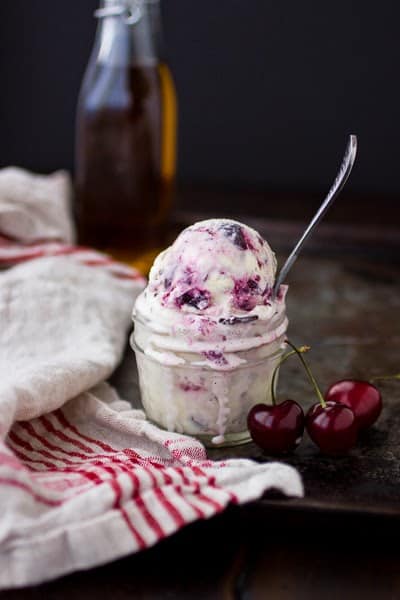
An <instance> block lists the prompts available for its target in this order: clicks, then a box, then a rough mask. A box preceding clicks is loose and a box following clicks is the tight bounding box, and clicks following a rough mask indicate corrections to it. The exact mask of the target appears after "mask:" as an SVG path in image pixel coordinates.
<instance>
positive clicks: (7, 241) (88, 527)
mask: <svg viewBox="0 0 400 600" xmlns="http://www.w3.org/2000/svg"><path fill="white" fill-rule="evenodd" d="M69 189H70V184H69V181H68V177H67V175H66V174H58V175H53V176H49V177H38V176H35V175H32V174H29V173H27V172H24V171H22V170H16V169H12V170H9V169H7V170H4V171H0V265H1V264H3V265H13V264H14V265H15V266H12V267H10V268H8V270H4V271H3V272H0V507H1V510H0V587H1V588H4V587H14V586H24V585H29V584H33V583H39V582H42V581H45V580H49V579H51V578H54V577H56V576H59V575H61V574H64V573H68V572H71V571H74V570H77V569H84V568H89V567H92V566H95V565H99V564H102V563H105V562H107V561H110V560H113V559H116V558H118V557H120V556H124V555H126V554H128V553H131V552H137V551H140V550H142V549H144V548H147V547H149V546H151V545H153V544H155V543H156V542H157V541H159V540H160V539H163V538H164V537H165V536H168V535H170V534H172V533H174V532H175V531H177V530H178V529H180V528H181V527H183V526H185V525H187V524H188V523H190V522H192V521H194V520H196V519H205V518H209V517H211V516H213V515H214V514H217V513H218V512H220V511H222V510H223V509H224V508H225V507H226V506H227V505H228V504H229V503H231V502H234V503H242V502H247V501H249V500H253V499H255V498H258V497H260V496H261V495H262V494H263V492H264V491H265V490H266V489H269V488H276V489H278V490H280V491H282V492H283V493H284V494H286V495H289V496H301V495H302V494H303V487H302V482H301V479H300V476H299V474H298V473H297V471H296V470H295V469H293V468H292V467H290V466H288V465H284V464H281V463H276V462H270V463H264V464H256V463H253V462H252V461H249V460H235V459H232V460H226V461H220V462H213V461H210V460H208V459H207V456H206V452H205V449H204V447H203V446H202V445H201V444H200V443H199V442H198V441H196V440H194V439H192V438H190V437H187V436H182V435H178V434H174V433H170V432H165V431H161V430H160V429H158V428H157V427H155V426H154V425H152V424H150V423H148V422H147V421H146V419H145V416H144V414H143V412H142V411H139V410H133V409H132V407H131V406H130V405H129V403H128V402H125V401H124V400H122V399H121V398H119V396H118V394H117V393H116V391H115V390H113V389H112V388H111V387H110V386H109V385H108V384H106V383H104V381H105V380H106V379H107V377H108V376H109V375H110V374H111V373H112V371H113V369H114V368H115V367H116V365H117V364H118V362H119V361H120V359H121V355H122V351H123V347H124V344H125V341H126V335H127V333H128V330H129V328H130V326H131V323H130V316H131V310H132V305H133V302H134V299H135V297H136V295H137V293H138V292H139V291H140V290H141V289H142V288H143V285H144V280H143V278H142V277H141V276H140V275H139V274H138V273H137V272H135V271H134V270H132V269H130V268H128V267H126V266H124V265H119V264H117V263H115V262H113V261H112V260H111V259H110V258H108V257H106V256H105V255H102V254H100V253H98V252H96V251H93V250H89V249H82V248H79V247H76V246H73V245H71V243H70V242H71V240H72V237H73V228H72V224H71V221H70V219H69V216H68V215H69V206H68V194H69ZM1 234H4V236H3V237H1ZM46 239H50V241H46ZM57 240H58V241H57ZM27 242H29V243H28V244H27ZM17 263H20V264H17Z"/></svg>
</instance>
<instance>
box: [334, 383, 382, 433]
mask: <svg viewBox="0 0 400 600" xmlns="http://www.w3.org/2000/svg"><path fill="white" fill-rule="evenodd" d="M325 399H326V400H332V401H333V402H338V403H339V404H344V405H345V406H348V407H349V408H351V410H352V411H353V412H354V414H355V417H356V421H357V426H358V428H359V429H366V428H367V427H370V426H371V425H372V424H373V423H375V421H376V420H377V418H378V417H379V415H380V414H381V410H382V396H381V394H380V391H379V390H378V388H376V387H375V386H374V385H372V383H369V382H368V381H357V380H352V379H343V380H342V381H338V382H337V383H333V384H332V385H331V386H330V388H329V389H328V391H327V392H326V394H325Z"/></svg>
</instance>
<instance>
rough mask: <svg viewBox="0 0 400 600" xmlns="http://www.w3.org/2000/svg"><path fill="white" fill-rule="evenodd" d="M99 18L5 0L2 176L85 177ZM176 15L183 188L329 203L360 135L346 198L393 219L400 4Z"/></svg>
mask: <svg viewBox="0 0 400 600" xmlns="http://www.w3.org/2000/svg"><path fill="white" fill-rule="evenodd" d="M96 6H97V2H96V0H79V1H76V0H75V1H70V2H66V1H65V0H1V2H0V80H1V94H0V165H1V166H4V165H8V164H18V165H21V166H24V167H28V168H30V169H33V170H35V171H41V172H48V171H51V170H54V169H57V168H60V167H66V168H68V169H72V168H73V138H74V112H75V105H76V97H77V93H78V89H79V84H80V81H81V78H82V75H83V72H84V69H85V65H86V62H87V60H88V56H89V52H90V49H91V46H92V43H93V36H94V31H95V25H96V24H95V20H94V19H93V16H92V13H93V10H94V8H95V7H96ZM163 14H164V27H165V38H166V45H167V50H168V57H169V62H170V65H171V68H172V71H173V73H174V77H175V81H176V85H177V90H178V97H179V108H180V112H179V117H180V129H179V180H180V182H181V184H183V186H186V187H188V186H192V187H193V186H198V185H199V184H201V185H202V186H208V187H210V186H211V187H219V189H227V190H233V191H237V190H250V189H251V190H258V193H259V192H260V191H261V192H262V193H263V192H264V191H267V192H268V193H270V194H271V195H270V196H268V198H270V199H271V198H273V194H274V193H277V194H278V197H279V198H280V200H282V202H280V204H281V205H282V207H284V206H285V202H286V201H287V202H288V203H292V204H293V203H296V201H297V199H298V198H299V199H300V200H299V202H300V201H301V198H306V197H308V196H309V197H312V198H315V199H317V198H318V200H320V199H321V195H322V194H323V192H325V191H326V190H327V188H328V187H329V185H330V184H331V182H332V180H333V178H334V176H335V173H336V170H337V168H338V166H339V162H340V159H341V155H342V153H343V151H344V146H345V142H346V137H347V135H348V134H349V133H357V134H358V136H359V146H360V150H359V156H358V161H357V165H356V168H355V170H354V172H353V175H352V178H351V181H350V182H349V184H348V187H347V189H346V192H345V199H346V198H347V200H348V201H349V202H352V203H353V205H354V206H356V207H357V206H358V207H359V208H360V214H361V213H362V212H363V203H364V201H365V199H366V198H367V199H369V200H368V201H369V203H370V204H371V198H373V199H376V200H378V201H379V206H380V209H382V207H383V206H384V205H386V206H390V205H393V203H397V199H398V197H399V191H400V178H399V162H400V156H399V150H398V148H399V129H400V128H399V121H400V116H399V112H400V85H399V77H400V76H399V67H400V43H399V33H398V31H399V22H400V9H399V4H398V3H397V2H395V1H394V0H393V1H388V0H384V1H381V2H379V3H376V2H370V1H366V0H356V1H351V0H336V1H335V2H333V1H332V2H326V1H325V2H321V1H320V0H314V1H313V0H302V1H301V2H299V1H298V0H286V1H285V0H282V1H280V2H267V1H266V0H218V1H215V0H203V1H201V2H200V1H199V0H164V3H163ZM262 193H261V196H255V198H256V199H255V200H254V202H255V203H261V202H262V200H261V199H262V198H263V197H264V196H263V195H262ZM195 197H196V198H197V200H196V202H197V201H198V196H195ZM232 198H233V200H232V202H234V203H235V202H236V203H239V202H241V198H242V196H241V195H240V194H239V195H237V196H235V195H233V196H232ZM257 198H258V199H257ZM190 202H194V200H193V201H190ZM200 203H201V200H200ZM384 203H386V204H384ZM196 208H201V206H198V207H196ZM260 210H261V211H262V210H264V209H260ZM265 212H266V213H268V207H266V208H265ZM355 214H356V213H355Z"/></svg>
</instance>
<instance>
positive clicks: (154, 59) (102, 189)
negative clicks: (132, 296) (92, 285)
mask: <svg viewBox="0 0 400 600" xmlns="http://www.w3.org/2000/svg"><path fill="white" fill-rule="evenodd" d="M95 15H96V17H97V18H98V19H99V25H98V28H97V33H96V39H95V44H94V47H93V51H92V54H91V57H90V60H89V64H88V66H87V69H86V73H85V76H84V79H83V83H82V87H81V91H80V96H79V101H78V109H77V129H76V216H77V222H78V234H79V241H80V243H82V244H85V245H90V246H94V247H96V248H99V249H101V250H105V251H107V252H110V253H111V254H112V255H113V256H114V257H116V258H118V259H121V260H126V261H127V262H130V263H133V264H135V263H136V264H137V263H138V262H139V261H140V263H141V264H143V258H145V259H146V260H145V263H146V264H145V266H144V269H143V270H144V271H146V270H147V267H149V266H150V264H151V262H152V260H153V258H154V256H155V255H156V254H157V253H158V252H159V251H160V248H162V247H163V246H164V233H165V228H166V222H167V218H168V216H169V212H170V208H171V202H172V195H173V188H174V179H175V155H176V96H175V88H174V84H173V81H172V77H171V73H170V71H169V68H168V66H167V65H166V63H165V60H164V57H163V52H162V49H161V41H160V35H161V19H160V8H159V1H158V0H103V1H102V2H101V5H100V9H99V10H98V11H96V13H95Z"/></svg>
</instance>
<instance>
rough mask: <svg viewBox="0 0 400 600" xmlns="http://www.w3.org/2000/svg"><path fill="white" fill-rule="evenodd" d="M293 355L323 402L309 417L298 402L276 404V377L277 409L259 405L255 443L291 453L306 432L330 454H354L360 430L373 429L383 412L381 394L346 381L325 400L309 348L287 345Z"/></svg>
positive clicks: (252, 425)
mask: <svg viewBox="0 0 400 600" xmlns="http://www.w3.org/2000/svg"><path fill="white" fill-rule="evenodd" d="M287 343H288V344H289V345H290V346H291V347H292V348H293V351H292V352H289V353H288V354H287V355H286V356H284V357H283V359H282V361H281V363H280V364H282V362H284V361H285V360H286V359H287V358H289V356H291V355H293V354H297V355H298V356H299V358H300V360H301V361H302V363H303V366H304V368H305V370H306V372H307V375H308V377H309V379H310V381H311V382H312V384H313V386H314V389H315V391H316V393H317V396H318V398H319V402H317V403H316V404H314V405H313V406H312V407H311V408H310V409H309V411H308V412H307V414H306V415H304V412H303V409H302V408H301V406H300V405H299V404H298V403H297V402H295V401H294V400H285V401H284V402H282V403H280V404H276V400H275V393H274V388H275V379H276V374H277V370H278V368H277V369H276V370H275V372H274V375H273V377H272V383H271V393H272V400H273V405H272V406H268V405H266V404H257V405H256V406H254V407H253V408H252V409H251V410H250V412H249V415H248V419H247V422H248V428H249V431H250V434H251V436H252V438H253V440H254V441H255V442H256V444H258V445H259V446H260V447H261V448H263V449H264V450H266V451H267V452H270V453H273V454H277V453H278V454H280V453H283V452H290V451H291V450H294V448H296V446H297V445H298V444H299V443H300V441H301V439H302V436H303V432H304V428H305V427H306V428H307V431H308V433H309V435H310V437H311V439H312V440H313V441H314V442H315V444H316V445H317V446H318V447H319V448H320V450H321V451H322V452H324V453H326V454H342V453H344V452H347V451H348V450H350V449H351V448H352V447H353V446H354V445H355V444H356V441H357V435H358V432H359V431H360V430H363V429H366V428H368V427H370V426H371V425H372V424H373V423H374V422H375V421H376V419H377V418H378V417H379V414H380V412H381V410H382V398H381V394H380V392H379V390H378V389H377V388H376V387H375V386H374V385H373V384H372V383H369V382H367V381H358V380H351V379H346V380H342V381H338V382H337V383H334V384H332V385H331V386H330V387H329V389H328V390H327V392H326V394H325V397H323V396H322V394H321V391H320V389H319V387H318V384H317V382H316V381H315V379H314V376H313V375H312V373H311V371H310V369H309V367H308V365H307V364H306V362H305V361H304V358H303V356H302V354H303V353H304V352H306V351H307V350H308V349H309V348H308V347H307V346H303V347H301V348H296V347H295V346H293V345H292V344H291V343H290V342H287Z"/></svg>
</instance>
